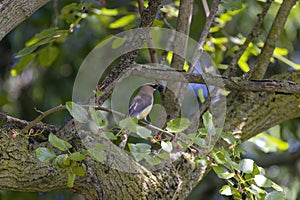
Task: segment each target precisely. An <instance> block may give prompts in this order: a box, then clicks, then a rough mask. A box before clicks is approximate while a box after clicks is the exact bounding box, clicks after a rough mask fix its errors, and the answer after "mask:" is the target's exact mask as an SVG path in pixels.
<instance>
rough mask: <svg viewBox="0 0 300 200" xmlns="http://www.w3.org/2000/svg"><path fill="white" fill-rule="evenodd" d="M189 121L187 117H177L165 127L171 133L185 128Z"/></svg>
mask: <svg viewBox="0 0 300 200" xmlns="http://www.w3.org/2000/svg"><path fill="white" fill-rule="evenodd" d="M190 124H191V122H190V120H189V119H187V118H177V119H173V120H171V121H169V122H168V123H167V127H166V129H167V130H168V131H170V132H173V133H178V132H182V131H184V130H186V129H187V128H188V127H189V126H190Z"/></svg>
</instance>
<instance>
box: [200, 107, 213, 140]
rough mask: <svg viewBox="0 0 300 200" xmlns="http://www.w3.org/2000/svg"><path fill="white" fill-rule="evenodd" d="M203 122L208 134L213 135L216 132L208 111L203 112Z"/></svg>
mask: <svg viewBox="0 0 300 200" xmlns="http://www.w3.org/2000/svg"><path fill="white" fill-rule="evenodd" d="M202 118H203V124H204V127H205V129H206V131H207V133H208V134H210V135H212V136H213V135H215V134H216V129H215V126H214V123H213V117H212V115H211V114H210V112H208V111H207V112H205V113H204V114H203V117H202Z"/></svg>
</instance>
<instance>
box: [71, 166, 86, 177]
mask: <svg viewBox="0 0 300 200" xmlns="http://www.w3.org/2000/svg"><path fill="white" fill-rule="evenodd" d="M72 172H73V173H74V174H75V175H77V176H84V175H85V171H84V169H83V167H82V166H72Z"/></svg>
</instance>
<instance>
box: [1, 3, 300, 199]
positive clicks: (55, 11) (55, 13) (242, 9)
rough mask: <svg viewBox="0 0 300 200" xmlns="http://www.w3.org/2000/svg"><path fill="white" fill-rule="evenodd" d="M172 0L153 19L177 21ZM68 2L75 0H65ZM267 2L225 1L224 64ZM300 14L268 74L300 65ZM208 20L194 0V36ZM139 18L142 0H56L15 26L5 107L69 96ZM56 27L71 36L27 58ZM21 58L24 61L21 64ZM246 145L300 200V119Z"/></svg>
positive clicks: (216, 41) (220, 25)
mask: <svg viewBox="0 0 300 200" xmlns="http://www.w3.org/2000/svg"><path fill="white" fill-rule="evenodd" d="M165 2H166V5H165V6H164V8H163V9H162V11H161V12H160V13H159V14H158V15H157V20H156V21H155V23H154V25H155V26H160V27H167V28H172V27H176V17H177V15H178V5H179V3H178V1H165ZM281 2H282V1H275V2H273V3H272V6H271V9H270V10H269V12H268V14H267V17H266V19H265V20H264V23H263V26H262V27H261V29H260V31H261V35H260V36H259V37H258V38H256V39H255V40H254V41H253V44H251V46H250V47H249V48H248V49H247V51H246V53H245V54H244V57H243V59H244V60H242V61H240V62H239V67H240V68H239V70H238V74H239V75H241V74H242V73H243V72H246V71H248V70H249V66H252V65H253V62H254V61H255V56H256V55H257V54H258V53H259V51H260V48H261V43H262V42H263V41H264V39H265V37H266V35H267V33H268V30H269V28H270V26H271V23H272V20H273V18H274V16H275V15H276V12H277V10H278V8H279V6H280V3H281ZM208 3H210V1H209V2H208ZM66 5H68V6H67V7H65V6H66ZM263 6H264V1H263V0H260V1H258V0H252V1H242V0H239V1H224V3H223V5H222V9H221V11H222V12H220V13H219V15H218V18H217V19H216V20H215V23H214V27H213V28H212V30H211V34H210V36H209V38H208V40H207V43H206V46H205V49H206V51H207V52H208V53H209V54H210V55H211V57H212V59H213V60H214V62H215V63H216V64H217V66H219V68H220V69H221V70H222V69H224V68H226V66H227V65H228V64H229V62H230V61H231V58H232V57H233V56H234V53H235V51H236V50H237V47H238V45H239V44H241V43H242V42H243V41H244V39H245V37H247V34H248V33H249V32H250V30H251V28H252V27H253V25H254V23H255V22H256V20H257V14H258V13H260V12H261V10H262V7H263ZM299 18H300V6H299V3H297V5H296V6H295V7H294V9H293V10H292V12H291V13H290V15H289V19H288V22H287V23H286V26H285V29H284V30H283V32H282V35H281V37H280V40H279V41H278V43H277V47H278V49H277V50H278V51H279V53H278V55H277V56H275V55H274V59H272V64H271V66H270V68H269V70H268V72H267V75H266V77H269V76H271V75H273V74H277V73H282V72H284V71H287V70H295V69H299V64H296V63H300V56H299V55H300V54H299V52H300V20H299ZM204 23H205V13H204V10H203V6H202V3H201V1H200V0H199V1H195V5H194V15H193V21H192V26H191V32H190V36H191V37H192V38H193V39H195V40H198V38H199V36H200V34H201V30H202V28H203V25H204ZM138 24H139V14H138V8H137V2H136V1H130V0H126V1H124V0H111V1H103V0H102V1H91V0H86V1H71V0H62V1H57V0H55V1H51V2H50V3H48V4H47V5H45V6H44V7H43V8H41V9H39V10H38V11H37V12H35V13H34V14H33V15H32V16H31V17H30V18H29V19H28V20H26V21H24V22H23V23H22V24H20V25H19V26H18V27H17V28H15V29H14V30H13V31H12V32H11V33H10V34H8V35H7V36H6V37H5V39H4V40H2V41H1V43H0V60H1V62H0V111H1V112H7V113H8V114H9V115H12V116H16V117H19V118H22V119H26V120H32V119H33V118H35V117H36V116H37V115H38V113H37V112H36V111H35V110H34V108H37V109H39V110H47V109H49V108H52V107H54V106H57V105H59V104H64V103H65V102H66V101H69V100H70V99H71V95H72V86H73V81H74V79H75V77H76V73H77V70H78V69H79V67H80V65H81V63H82V61H83V60H84V59H85V57H86V56H87V55H88V53H89V52H90V51H91V50H92V49H93V48H94V47H95V46H96V45H97V44H98V43H100V42H101V41H102V40H103V39H105V38H106V37H108V36H109V35H113V34H116V33H119V32H121V31H123V30H128V29H132V28H136V27H137V26H138ZM51 27H59V29H60V30H67V34H66V37H64V38H58V39H57V40H55V41H51V42H49V43H47V44H45V45H41V46H38V47H37V49H36V50H35V51H33V52H31V53H33V54H34V58H33V57H31V58H30V59H29V60H28V62H25V61H24V56H23V57H22V56H21V57H18V56H17V55H18V52H20V50H22V49H23V48H24V47H25V44H26V43H27V42H28V41H29V40H30V39H31V38H32V37H33V36H34V35H35V34H37V33H40V32H41V31H43V30H45V29H48V28H51ZM27 45H28V43H27ZM43 48H44V50H42V49H43ZM51 48H52V49H51ZM280 48H282V49H280ZM43 51H44V52H43ZM158 52H159V51H158ZM22 59H23V61H22ZM147 59H148V55H147V53H141V54H140V58H139V60H140V61H145V60H147ZM21 61H22V62H23V64H20V63H22V62H21ZM99 66H101V61H100V60H99ZM67 117H68V115H67V113H66V112H59V113H56V114H53V115H51V116H49V117H48V118H46V119H45V122H48V123H51V124H55V125H58V126H59V125H61V124H63V122H64V121H65V120H66V118H67ZM243 147H244V148H245V149H246V150H247V154H246V155H245V157H247V158H252V159H254V160H255V162H256V163H257V164H258V165H260V166H262V167H264V168H265V169H266V171H267V174H268V177H270V178H271V179H272V180H273V181H275V182H276V183H278V184H279V185H281V186H282V187H283V188H284V190H285V192H286V194H288V195H287V199H290V200H295V199H300V176H299V173H300V159H299V157H300V153H299V152H300V123H299V119H294V120H289V121H286V122H284V123H283V124H280V125H278V126H276V127H273V128H272V129H270V130H268V131H266V132H264V133H262V134H260V135H258V136H256V137H254V138H252V139H250V140H249V141H247V142H245V143H243ZM223 184H224V183H222V182H221V180H220V179H218V178H217V177H216V176H215V175H214V174H213V173H211V174H209V175H208V176H207V177H206V178H205V179H204V180H203V181H202V182H201V183H200V184H199V186H198V187H197V188H195V190H194V191H193V193H192V194H191V195H190V197H189V199H203V197H205V199H222V198H223V197H221V196H220V195H219V193H218V190H219V189H220V188H221V186H222V185H223ZM0 199H1V200H6V199H42V200H46V199H57V200H60V199H80V197H79V196H77V195H75V194H72V193H71V192H67V191H53V192H50V193H21V192H11V191H0Z"/></svg>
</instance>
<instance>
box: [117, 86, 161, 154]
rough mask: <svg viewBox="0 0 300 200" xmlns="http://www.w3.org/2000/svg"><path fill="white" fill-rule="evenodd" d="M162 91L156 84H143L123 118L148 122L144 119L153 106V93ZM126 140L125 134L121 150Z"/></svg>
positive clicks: (125, 134)
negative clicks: (134, 118)
mask: <svg viewBox="0 0 300 200" xmlns="http://www.w3.org/2000/svg"><path fill="white" fill-rule="evenodd" d="M163 89H164V87H163V86H162V85H159V84H157V83H146V84H144V85H143V86H142V87H141V89H140V91H139V92H138V93H137V95H136V96H135V97H134V98H133V99H132V101H131V102H130V104H129V108H128V112H127V114H126V116H125V117H136V118H137V119H138V120H140V119H144V120H145V121H146V122H148V121H147V119H146V118H147V116H148V114H149V113H150V111H151V109H152V106H153V101H154V97H153V93H154V92H155V91H156V90H158V91H160V92H162V91H163ZM127 138H128V135H127V133H124V134H123V137H122V142H121V143H120V145H119V146H120V147H121V148H124V146H125V144H126V141H127Z"/></svg>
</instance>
